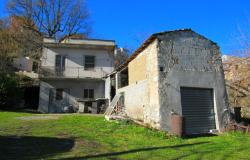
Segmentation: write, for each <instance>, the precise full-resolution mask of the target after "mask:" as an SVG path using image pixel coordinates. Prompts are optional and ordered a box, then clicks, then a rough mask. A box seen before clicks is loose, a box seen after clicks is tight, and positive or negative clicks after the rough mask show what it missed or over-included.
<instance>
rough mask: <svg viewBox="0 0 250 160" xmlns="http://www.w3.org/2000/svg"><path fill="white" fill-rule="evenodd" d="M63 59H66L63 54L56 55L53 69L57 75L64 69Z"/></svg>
mask: <svg viewBox="0 0 250 160" xmlns="http://www.w3.org/2000/svg"><path fill="white" fill-rule="evenodd" d="M65 59H66V57H65V56H62V55H56V60H55V70H56V74H57V75H58V76H59V75H61V74H62V73H63V71H64V70H65Z"/></svg>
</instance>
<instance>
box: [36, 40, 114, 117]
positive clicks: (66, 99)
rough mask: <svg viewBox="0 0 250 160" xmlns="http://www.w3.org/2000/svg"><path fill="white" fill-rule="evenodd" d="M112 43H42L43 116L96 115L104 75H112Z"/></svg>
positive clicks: (99, 107)
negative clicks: (65, 114)
mask: <svg viewBox="0 0 250 160" xmlns="http://www.w3.org/2000/svg"><path fill="white" fill-rule="evenodd" d="M114 51H115V42H114V41H112V40H96V39H73V38H65V39H63V40H62V41H60V42H58V41H55V40H54V39H48V38H45V39H44V47H43V52H42V57H41V66H40V70H39V79H40V98H39V108H38V110H39V111H40V112H43V113H60V112H87V113H88V112H92V113H99V112H101V109H102V107H103V104H104V103H105V102H106V101H107V99H106V98H107V97H105V79H104V78H103V77H105V75H107V74H109V73H111V72H112V71H113V69H114V68H113V65H114Z"/></svg>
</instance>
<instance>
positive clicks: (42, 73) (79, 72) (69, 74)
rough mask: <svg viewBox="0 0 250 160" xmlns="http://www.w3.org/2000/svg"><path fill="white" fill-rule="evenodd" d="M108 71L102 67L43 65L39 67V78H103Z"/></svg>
mask: <svg viewBox="0 0 250 160" xmlns="http://www.w3.org/2000/svg"><path fill="white" fill-rule="evenodd" d="M107 74H108V73H106V72H104V71H103V70H102V68H101V67H95V68H94V69H92V70H85V69H84V67H65V68H61V67H55V66H42V67H40V69H39V78H79V79H80V78H82V79H86V78H87V79H88V78H89V79H102V78H103V77H104V76H106V75H107Z"/></svg>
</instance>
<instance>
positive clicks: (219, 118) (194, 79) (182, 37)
mask: <svg viewBox="0 0 250 160" xmlns="http://www.w3.org/2000/svg"><path fill="white" fill-rule="evenodd" d="M158 48H159V52H158V63H159V65H158V66H157V67H158V68H162V71H160V69H159V71H158V73H159V94H160V96H159V97H160V127H161V128H162V129H164V130H170V117H171V114H172V113H173V112H174V113H177V114H179V115H182V108H181V97H180V87H199V88H212V89H213V90H214V102H215V109H214V110H215V114H216V115H215V121H216V126H217V129H220V130H222V129H223V127H224V124H225V114H227V113H226V111H225V110H226V109H228V105H227V96H226V90H225V82H224V74H223V68H222V62H221V57H220V51H219V48H218V47H217V45H216V44H214V43H212V42H211V41H209V40H207V39H205V38H204V37H202V36H200V35H198V34H196V33H194V32H178V33H176V32H174V33H169V34H165V35H161V36H159V45H158Z"/></svg>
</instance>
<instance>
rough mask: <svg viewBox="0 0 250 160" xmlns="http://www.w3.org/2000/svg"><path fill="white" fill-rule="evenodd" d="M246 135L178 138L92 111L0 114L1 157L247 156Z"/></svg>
mask: <svg viewBox="0 0 250 160" xmlns="http://www.w3.org/2000/svg"><path fill="white" fill-rule="evenodd" d="M249 154H250V135H247V134H242V133H225V134H223V135H220V136H212V137H198V138H185V139H181V138H176V137H171V136H167V135H166V134H165V133H163V132H158V131H153V130H150V129H146V128H143V127H140V126H137V125H133V124H127V123H125V122H119V123H118V122H107V121H105V120H104V117H103V116H95V115H79V114H73V115H40V114H31V113H15V112H0V159H1V160H4V159H8V160H9V159H19V160H20V159H25V160H26V159H69V160H70V159H72V160H73V159H111V160H115V159H133V160H138V159H150V160H153V159H160V160H161V159H162V160H165V159H209V160H210V159H212V160H214V159H249V158H250V157H249Z"/></svg>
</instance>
